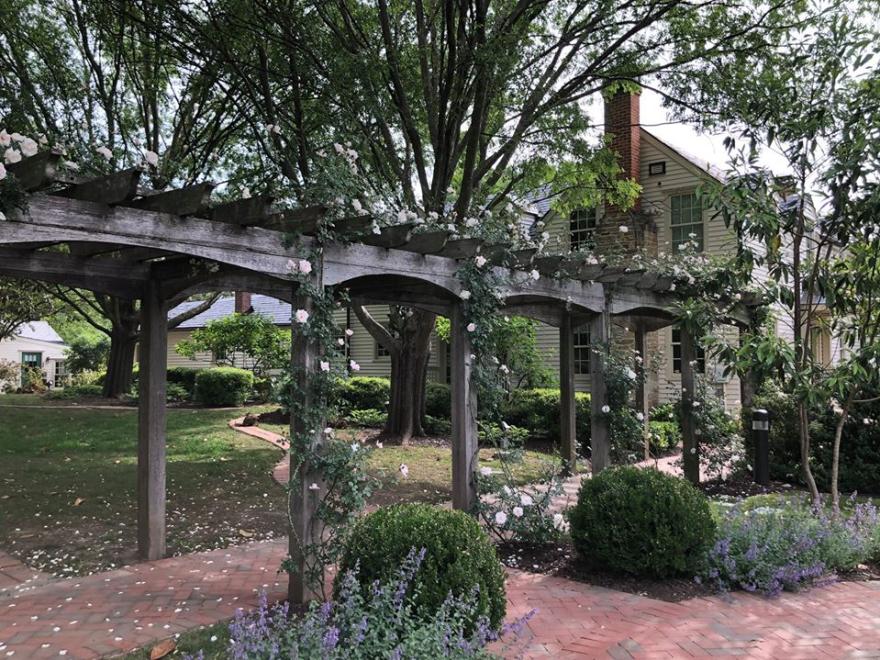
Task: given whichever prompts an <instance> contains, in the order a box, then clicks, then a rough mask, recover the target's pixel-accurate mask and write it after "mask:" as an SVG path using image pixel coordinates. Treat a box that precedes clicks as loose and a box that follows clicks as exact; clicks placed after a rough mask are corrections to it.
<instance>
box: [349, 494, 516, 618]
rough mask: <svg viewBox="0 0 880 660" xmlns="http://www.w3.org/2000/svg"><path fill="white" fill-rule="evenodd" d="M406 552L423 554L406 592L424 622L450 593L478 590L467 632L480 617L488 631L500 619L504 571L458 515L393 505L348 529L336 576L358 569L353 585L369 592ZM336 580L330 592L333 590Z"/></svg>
mask: <svg viewBox="0 0 880 660" xmlns="http://www.w3.org/2000/svg"><path fill="white" fill-rule="evenodd" d="M412 548H416V549H417V550H421V549H422V548H424V549H425V550H426V554H425V559H424V562H423V563H422V566H421V568H420V569H419V573H418V574H417V575H416V578H415V580H414V582H413V585H412V586H411V588H410V590H409V592H408V597H410V598H413V604H414V605H415V608H416V611H418V612H420V613H422V614H423V615H424V616H425V617H430V616H431V615H432V614H433V613H434V612H435V611H436V610H437V609H438V608H439V607H440V606H441V605H442V604H443V601H444V600H445V599H446V596H447V595H448V594H449V593H450V592H451V593H452V594H453V595H455V596H467V595H470V593H471V591H472V590H473V589H474V587H479V594H478V596H477V598H478V601H477V607H476V608H475V612H473V619H472V620H471V621H470V622H469V627H473V625H474V624H475V623H476V619H477V617H479V616H480V615H486V616H487V617H488V618H489V620H490V622H491V623H492V625H493V627H496V626H498V625H499V624H500V623H501V620H502V619H503V618H504V613H505V609H506V596H505V591H504V571H503V569H502V567H501V562H500V561H499V560H498V556H497V555H496V553H495V546H494V545H493V544H492V542H491V540H490V539H489V537H488V536H487V535H486V533H485V532H484V531H483V530H482V529H481V528H480V525H479V523H477V521H476V520H474V519H473V518H472V517H471V516H469V515H467V514H466V513H463V512H461V511H450V510H448V509H441V508H439V507H434V506H429V505H427V504H399V505H396V506H391V507H386V508H382V509H379V510H378V511H375V512H373V513H371V514H369V515H368V516H365V517H364V518H362V519H361V520H360V521H359V522H358V523H357V524H356V525H355V526H354V528H353V529H352V532H351V536H350V537H349V539H348V541H347V543H346V547H345V551H344V554H343V557H342V561H341V562H340V564H339V571H338V575H345V573H346V572H347V571H349V570H351V569H353V568H354V567H355V566H356V565H357V566H358V567H359V568H358V576H357V577H358V580H359V581H360V583H361V584H362V585H363V586H364V587H370V586H371V585H372V584H373V581H374V580H379V581H380V582H387V581H388V580H390V579H392V578H393V577H394V576H395V574H396V572H397V571H398V569H399V568H400V565H401V563H402V562H403V561H404V559H406V557H407V555H408V554H409V552H410V550H411V549H412ZM339 586H340V584H339V578H337V581H336V589H337V591H338V589H339Z"/></svg>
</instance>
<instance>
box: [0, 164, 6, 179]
mask: <svg viewBox="0 0 880 660" xmlns="http://www.w3.org/2000/svg"><path fill="white" fill-rule="evenodd" d="M5 178H6V166H5V165H4V164H3V163H0V181H3V179H5Z"/></svg>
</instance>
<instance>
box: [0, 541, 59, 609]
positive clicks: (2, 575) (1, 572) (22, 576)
mask: <svg viewBox="0 0 880 660" xmlns="http://www.w3.org/2000/svg"><path fill="white" fill-rule="evenodd" d="M51 579H52V577H51V576H50V575H47V574H46V573H41V572H40V571H37V570H34V569H33V568H29V567H27V566H25V565H24V564H23V563H22V562H20V561H19V560H18V559H16V558H15V557H13V556H12V555H8V554H6V553H5V552H3V551H2V550H0V598H2V597H3V596H7V595H9V594H11V593H13V592H19V591H25V590H28V589H32V588H35V587H37V586H39V585H41V584H44V583H46V582H47V581H49V580H51Z"/></svg>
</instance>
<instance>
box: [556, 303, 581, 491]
mask: <svg viewBox="0 0 880 660" xmlns="http://www.w3.org/2000/svg"><path fill="white" fill-rule="evenodd" d="M559 413H560V420H559V429H560V435H561V436H562V438H561V439H562V443H561V444H562V462H563V466H564V469H565V474H567V475H570V474H573V473H574V472H575V468H576V465H577V424H576V421H577V420H576V407H575V393H574V331H573V330H572V326H571V311H569V310H568V309H563V310H562V317H561V322H560V324H559Z"/></svg>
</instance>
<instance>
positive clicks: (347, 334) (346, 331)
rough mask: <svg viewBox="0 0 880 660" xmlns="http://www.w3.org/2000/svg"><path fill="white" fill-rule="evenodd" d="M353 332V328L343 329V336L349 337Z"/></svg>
mask: <svg viewBox="0 0 880 660" xmlns="http://www.w3.org/2000/svg"><path fill="white" fill-rule="evenodd" d="M353 334H354V330H352V329H351V328H346V329H345V336H346V337H351V336H352V335H353Z"/></svg>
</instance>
